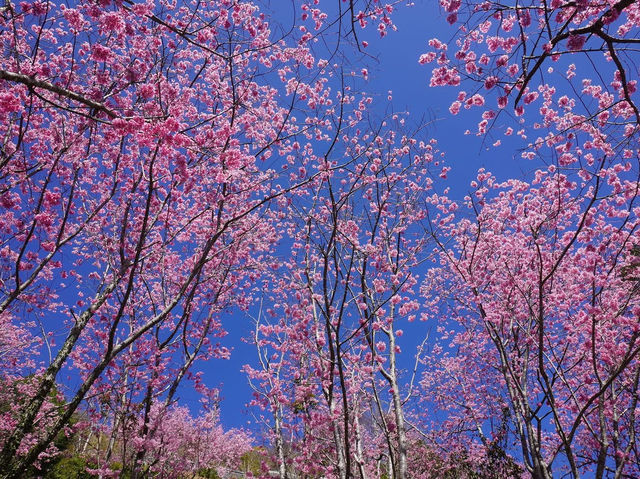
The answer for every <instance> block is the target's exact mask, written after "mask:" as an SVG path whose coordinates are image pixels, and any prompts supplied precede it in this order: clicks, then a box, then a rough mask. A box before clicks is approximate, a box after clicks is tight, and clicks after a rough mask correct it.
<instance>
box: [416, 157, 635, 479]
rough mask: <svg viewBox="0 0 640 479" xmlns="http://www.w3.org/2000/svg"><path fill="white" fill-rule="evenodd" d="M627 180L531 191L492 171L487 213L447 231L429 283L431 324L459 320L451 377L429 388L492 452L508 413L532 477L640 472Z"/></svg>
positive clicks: (443, 362) (563, 182) (482, 196)
mask: <svg viewBox="0 0 640 479" xmlns="http://www.w3.org/2000/svg"><path fill="white" fill-rule="evenodd" d="M616 172H617V169H616V168H609V169H602V170H601V174H600V176H599V177H597V178H595V179H593V178H589V177H587V178H585V179H584V180H583V182H582V184H578V183H576V182H572V181H570V180H569V179H568V178H567V177H566V176H565V175H563V174H560V173H558V172H557V171H556V170H555V168H554V167H553V166H551V167H550V168H549V169H548V170H538V172H537V173H536V179H535V180H534V181H533V182H532V183H531V184H528V183H525V182H522V181H515V180H509V181H507V182H505V183H503V184H498V183H497V182H496V181H495V179H494V178H493V177H492V176H491V175H490V174H488V173H484V172H481V173H480V174H479V176H478V181H477V182H474V186H475V188H476V191H475V194H474V195H473V196H470V197H468V198H467V200H466V206H467V207H468V208H469V209H470V210H471V211H473V212H474V213H475V216H474V217H473V218H471V219H468V220H461V221H458V222H452V223H450V224H449V225H448V226H447V227H446V229H447V230H448V234H449V236H448V238H449V239H450V241H451V244H449V245H447V246H445V245H444V244H442V245H441V247H442V262H443V267H442V268H440V269H437V270H433V271H431V273H430V275H431V279H430V281H429V282H427V283H425V286H424V290H425V294H427V296H428V297H429V298H430V299H429V300H430V303H429V304H430V305H431V306H434V309H433V310H431V311H432V312H431V314H432V315H433V316H434V317H435V316H438V315H440V316H441V318H443V319H444V318H446V319H444V323H443V324H446V323H447V322H448V321H449V322H450V323H449V327H451V324H453V323H457V324H458V326H457V327H455V328H454V329H445V328H447V326H443V330H444V331H448V332H447V333H445V334H443V335H441V337H440V342H441V343H443V344H445V345H446V346H445V347H442V349H438V350H436V351H435V352H434V353H435V354H437V355H438V356H439V363H440V370H441V372H439V373H438V374H437V377H436V378H435V380H434V378H433V377H431V378H430V377H428V376H429V375H430V374H431V373H429V374H428V375H427V376H426V377H425V386H426V387H427V389H428V390H430V391H432V394H434V395H435V397H441V398H442V399H441V400H443V401H446V400H447V399H446V398H447V397H448V398H449V401H451V402H450V403H449V421H451V422H452V424H458V426H456V427H459V428H461V429H460V430H461V431H464V432H466V433H467V434H473V435H474V436H475V437H476V438H477V439H478V440H480V441H481V443H482V444H483V445H485V447H486V446H487V445H489V444H491V443H492V442H493V441H495V439H496V437H497V434H498V433H499V431H497V430H493V431H490V432H491V434H488V433H487V430H488V429H490V423H491V422H493V421H495V418H496V417H500V416H499V415H497V414H496V412H495V411H492V408H498V409H504V411H505V413H506V414H507V416H505V418H507V417H508V418H509V422H510V423H511V428H509V429H508V430H504V431H503V432H502V433H501V434H502V435H503V436H504V435H505V434H509V433H511V434H513V437H512V438H511V439H512V441H513V442H512V444H513V447H514V448H515V447H517V450H519V452H517V450H516V449H512V450H511V451H512V453H513V454H517V455H519V456H520V457H522V461H523V464H524V466H525V467H526V469H527V471H528V472H529V473H530V474H531V475H532V477H536V478H551V477H552V474H553V471H561V472H562V473H563V474H566V475H568V476H569V477H581V476H583V475H585V476H587V475H588V476H589V477H598V478H601V477H616V478H618V477H626V475H629V474H630V475H635V474H637V470H636V466H637V464H638V461H637V457H636V455H637V444H636V431H637V427H638V419H637V417H636V407H637V401H638V377H639V373H640V365H639V363H638V353H640V345H638V337H639V336H638V331H639V330H640V323H639V320H638V318H639V317H640V316H639V313H640V309H639V306H638V296H637V286H636V284H635V283H634V282H633V281H628V278H627V277H626V274H625V268H628V266H626V265H628V264H629V263H630V261H632V258H633V256H632V255H631V251H632V250H633V248H634V246H635V245H637V243H638V225H639V220H638V213H639V210H638V208H637V205H636V203H635V199H636V197H637V190H638V183H637V182H624V183H622V184H620V186H621V191H620V192H618V193H612V192H611V191H610V188H609V187H607V184H609V185H611V184H613V185H618V184H619V181H620V180H619V178H618V177H617V173H616ZM614 189H615V187H614ZM578 193H581V194H578ZM439 201H440V202H441V206H442V207H444V208H445V209H448V208H450V206H451V205H448V206H445V205H446V203H447V201H446V200H445V201H442V200H439ZM436 305H439V306H436ZM451 405H455V406H454V407H451ZM509 442H511V441H509Z"/></svg>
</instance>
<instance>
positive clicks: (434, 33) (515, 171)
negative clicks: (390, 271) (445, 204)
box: [181, 0, 537, 427]
mask: <svg viewBox="0 0 640 479" xmlns="http://www.w3.org/2000/svg"><path fill="white" fill-rule="evenodd" d="M326 1H327V0H325V3H326ZM329 1H335V0H329ZM288 5H289V4H288ZM321 6H322V5H321ZM280 14H282V15H283V16H284V18H288V19H290V18H291V16H290V12H289V11H287V12H285V11H284V10H283V11H279V12H278V15H280ZM393 20H394V22H395V24H396V25H397V27H398V30H397V31H395V32H393V31H390V32H389V34H388V35H387V36H386V37H385V38H382V39H381V38H380V37H379V35H378V32H377V31H376V29H375V25H373V26H371V25H370V26H369V27H367V29H366V30H365V31H364V32H360V33H359V35H360V40H366V41H367V42H368V43H369V46H368V47H367V48H366V49H364V51H365V52H366V53H367V54H368V55H371V58H364V59H357V58H356V57H354V58H353V64H351V65H350V68H353V69H354V70H356V71H359V70H360V68H361V67H366V68H367V69H368V71H369V79H368V80H367V81H366V82H365V83H364V84H363V86H362V88H363V89H364V90H365V91H366V92H367V93H368V94H370V95H371V96H373V98H374V103H373V108H374V113H376V111H375V110H376V109H377V110H378V112H377V113H378V114H380V115H382V114H384V109H385V108H387V107H388V102H387V94H388V91H389V90H391V91H392V92H393V109H394V111H396V112H402V111H406V112H409V114H410V115H409V121H410V122H412V123H415V124H417V123H422V122H425V121H426V122H429V126H428V129H427V132H426V134H427V136H428V137H433V138H435V139H437V140H438V145H439V148H440V150H441V151H444V152H445V153H446V160H445V161H446V164H447V166H450V167H451V171H450V172H449V175H448V176H449V177H448V180H447V184H446V186H449V187H450V188H451V191H450V195H451V196H452V197H453V198H455V199H461V198H462V197H463V196H465V194H466V193H467V191H468V185H469V182H470V181H471V180H473V179H474V178H475V176H476V173H477V170H478V169H479V168H481V167H484V168H486V169H487V170H489V171H492V172H494V173H495V174H496V176H497V177H498V179H507V178H509V177H522V176H526V175H527V173H528V172H530V171H532V170H533V169H534V166H537V165H534V164H529V163H528V162H524V160H522V159H520V158H519V153H517V152H515V150H514V148H513V147H512V146H513V145H514V143H515V140H511V141H510V142H507V141H505V140H506V138H505V137H503V136H500V138H501V140H502V141H503V145H502V146H500V147H498V148H493V147H487V145H483V138H481V137H477V136H475V135H474V134H471V135H465V134H464V132H465V130H467V129H470V130H472V131H473V130H475V128H476V124H477V122H478V120H479V115H480V113H481V111H480V110H479V109H476V110H470V111H465V110H462V111H461V113H460V114H459V115H457V116H455V117H454V116H452V115H451V114H450V113H449V105H450V104H451V102H452V101H453V100H454V99H455V96H456V94H457V91H458V90H457V89H456V88H430V87H429V77H430V75H431V69H432V66H431V65H420V64H419V63H418V58H419V57H420V55H421V54H422V53H425V52H426V51H427V49H428V45H427V42H428V40H429V39H431V38H433V37H439V38H441V39H445V40H448V39H450V38H451V37H452V36H453V34H454V33H455V30H454V28H453V27H451V26H450V25H449V24H447V22H446V21H445V18H444V16H443V15H442V14H441V12H440V9H439V6H438V2H436V1H434V0H425V1H422V2H421V1H417V2H416V4H415V5H414V6H413V7H410V8H407V7H402V8H399V9H398V10H397V11H396V12H395V13H394V16H393ZM349 60H350V61H351V60H352V59H351V58H349ZM346 68H347V66H346V65H345V69H346ZM494 140H495V138H494V139H492V140H491V141H490V142H489V143H488V144H489V145H490V144H491V143H493V141H494ZM510 147H511V148H510ZM223 324H224V325H225V328H226V329H227V330H228V332H229V335H228V336H227V337H226V338H225V339H223V344H225V345H227V346H231V347H233V353H232V355H231V359H229V360H212V361H210V362H209V363H207V364H205V365H201V367H202V368H203V370H204V372H205V382H206V383H207V385H208V386H210V387H216V386H222V389H221V392H222V397H223V401H222V404H221V418H222V421H223V423H224V425H225V426H227V427H242V426H247V425H248V421H250V420H251V417H250V416H249V415H247V407H246V406H245V405H246V403H248V402H249V401H250V400H251V390H250V388H249V387H248V385H247V380H246V377H245V376H244V374H243V373H242V372H241V369H242V366H243V365H244V364H246V363H247V362H254V361H255V360H256V354H255V351H254V349H253V347H252V346H250V345H248V344H245V343H242V342H241V341H240V340H239V338H240V337H246V336H248V335H249V334H250V333H251V330H252V323H251V320H250V319H249V318H248V317H246V315H244V314H243V313H241V312H235V313H230V314H229V315H228V316H226V317H225V318H223ZM413 327H414V328H423V329H424V334H426V332H427V328H428V326H427V325H425V324H423V323H414V325H413ZM424 334H419V335H418V336H419V338H418V336H416V339H417V343H419V342H420V340H421V339H422V337H424ZM405 341H406V336H405ZM417 343H416V344H417ZM405 344H406V343H405ZM405 347H406V348H407V349H404V350H405V351H406V353H407V354H406V355H404V357H405V359H406V360H408V361H411V362H412V360H413V357H412V353H413V352H412V351H410V350H408V345H407V346H405ZM191 398H195V397H194V396H191V393H190V392H189V391H187V390H184V391H183V395H182V397H181V400H187V401H189V400H190V399H191Z"/></svg>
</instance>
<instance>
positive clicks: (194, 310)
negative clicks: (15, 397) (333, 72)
mask: <svg viewBox="0 0 640 479" xmlns="http://www.w3.org/2000/svg"><path fill="white" fill-rule="evenodd" d="M311 20H312V19H308V20H307V23H309V22H311ZM312 24H313V23H312ZM0 38H1V40H0V41H1V42H2V46H3V51H4V52H6V54H5V55H3V57H2V60H1V61H0V81H1V83H0V89H1V91H0V123H1V125H2V126H1V128H2V134H1V138H2V158H1V161H2V170H1V171H2V190H1V194H0V197H1V202H2V207H3V213H2V233H1V234H2V245H3V246H2V248H3V249H2V253H1V254H0V256H1V260H0V261H1V264H0V268H1V271H2V273H1V274H2V277H1V281H2V283H1V284H2V298H1V302H0V317H1V318H2V321H3V324H4V323H5V322H9V323H11V324H12V326H13V327H14V328H15V331H23V330H25V331H32V334H33V335H34V336H38V335H39V333H40V331H39V330H38V329H39V326H38V325H40V327H41V328H42V329H43V331H44V333H43V337H42V339H41V341H43V343H46V346H47V347H49V348H50V351H51V357H50V359H47V358H41V360H40V359H38V360H37V361H36V362H35V365H34V368H35V369H36V370H37V373H38V376H37V377H38V381H37V383H36V384H35V385H34V389H33V391H32V393H30V394H29V398H28V400H26V401H25V402H24V403H23V404H20V405H16V407H17V414H18V415H17V421H16V422H15V424H12V425H11V427H9V428H7V435H6V436H4V437H3V440H2V452H1V453H0V470H2V471H3V472H2V474H3V477H15V476H16V475H18V474H19V473H20V471H21V470H23V469H24V467H25V466H26V465H27V464H31V463H33V462H34V461H36V459H37V458H38V457H39V456H40V455H41V454H42V453H43V452H44V451H45V450H46V449H47V447H48V446H49V445H50V444H51V442H52V440H53V438H54V437H55V436H56V435H57V434H58V433H59V432H60V431H61V430H62V429H63V428H64V427H65V426H66V425H67V424H68V423H69V420H70V418H71V417H72V415H73V414H74V412H75V411H76V410H77V409H78V407H80V405H81V404H82V402H83V400H84V399H85V398H86V397H87V395H91V394H94V393H96V394H99V392H100V390H101V388H104V387H109V386H115V389H114V391H116V395H119V396H120V397H121V398H122V397H125V396H126V394H127V393H126V389H127V387H133V388H136V387H139V386H140V384H141V383H138V382H137V380H136V378H135V375H136V374H138V373H140V374H142V375H143V376H146V379H145V380H146V381H147V384H149V385H150V386H149V387H151V391H152V392H151V393H150V394H147V396H146V398H147V399H144V400H143V403H144V404H146V406H145V407H146V409H147V410H149V408H150V407H151V403H152V401H151V400H150V399H148V398H150V397H156V395H157V394H161V391H162V390H163V388H165V387H168V389H165V390H164V391H165V393H166V392H167V391H168V397H171V395H172V394H173V392H175V388H176V387H177V385H178V384H179V382H180V380H181V379H182V378H183V377H184V376H185V375H187V374H188V370H189V368H190V367H191V365H192V364H193V361H194V360H195V358H196V357H201V356H203V355H204V356H205V357H206V356H207V355H211V354H214V353H215V350H216V348H213V349H211V345H210V342H211V337H212V335H214V334H216V331H219V330H220V328H219V317H220V315H221V314H222V312H223V311H225V309H226V308H228V307H230V306H233V307H236V308H237V307H239V308H246V306H247V305H248V304H249V300H250V299H249V297H248V296H247V295H246V294H245V293H243V291H245V290H246V288H247V287H248V286H250V284H251V282H252V281H254V280H255V277H256V275H257V274H258V271H260V270H261V269H263V268H264V266H263V264H264V261H265V258H266V256H265V253H266V252H268V251H270V249H271V248H272V247H273V245H274V244H275V240H276V238H277V235H278V233H277V228H276V223H274V218H277V217H276V216H270V215H265V213H264V212H265V209H264V207H265V206H266V205H267V204H269V203H270V202H271V201H272V200H275V199H277V198H279V197H281V196H282V195H283V194H284V193H285V192H286V191H288V190H290V189H291V188H295V187H300V186H301V185H304V184H305V183H306V182H308V181H310V180H309V178H307V177H305V176H304V175H301V176H295V177H294V178H293V179H292V181H291V182H289V181H288V178H286V177H282V176H281V174H280V169H281V167H284V166H286V161H284V162H283V163H282V164H281V163H280V162H279V160H280V159H282V158H285V159H286V157H287V155H288V153H289V152H290V151H292V150H293V149H294V145H295V144H296V142H295V138H296V136H297V135H298V134H300V133H302V132H307V134H310V135H313V136H314V137H316V138H317V139H319V140H322V139H323V138H324V136H325V131H324V130H325V129H326V128H329V129H330V128H331V125H330V123H329V122H325V120H324V119H323V115H324V112H325V111H326V110H327V109H329V108H331V102H330V100H329V99H328V97H327V94H326V92H327V87H326V82H325V80H324V78H323V76H322V75H323V71H324V70H323V68H324V66H325V65H326V62H324V63H323V62H321V63H320V64H317V63H316V60H315V58H314V57H313V55H312V54H311V52H310V50H309V47H308V43H309V42H311V41H312V39H313V38H314V35H312V34H304V32H303V34H302V35H300V36H293V35H292V36H291V37H284V38H277V37H276V36H275V35H274V34H272V32H271V30H270V28H269V26H268V21H267V18H266V16H265V15H263V14H262V13H260V11H259V9H258V8H257V6H256V5H255V4H253V3H250V2H231V1H224V0H221V1H216V2H212V3H210V4H208V5H206V6H205V5H204V4H202V3H201V2H192V3H191V2H181V3H178V4H176V3H173V2H164V1H159V2H155V3H154V2H147V3H144V4H142V3H134V2H129V1H124V2H116V3H110V2H103V3H101V4H96V3H94V2H78V3H77V4H76V5H74V6H73V7H70V6H66V5H60V6H58V5H55V4H53V3H51V2H48V1H39V2H31V3H26V2H24V3H21V4H20V5H13V4H12V3H8V4H7V5H5V7H4V8H3V10H2V15H1V16H0ZM296 115H299V116H296ZM298 118H299V119H298ZM34 333H35V334H34ZM56 341H57V342H59V344H56ZM218 351H219V350H218ZM139 364H144V365H145V366H144V368H143V370H142V372H140V371H136V368H137V366H138V365H139ZM167 365H173V371H174V372H175V374H176V379H175V380H174V381H173V382H172V383H170V384H167V383H164V384H159V382H158V378H159V377H161V373H160V372H161V371H168V370H166V367H167ZM69 369H75V370H76V371H77V373H78V374H79V375H80V378H81V380H80V383H79V384H78V385H77V387H74V388H72V389H69V390H67V391H65V395H66V397H67V398H68V401H67V402H66V403H65V404H64V405H63V406H61V407H60V408H59V411H58V416H57V417H56V418H55V420H54V421H53V422H52V424H50V425H49V426H48V427H46V428H44V429H43V430H41V431H40V433H41V435H40V436H39V437H38V439H37V440H36V441H35V442H34V443H33V444H30V445H29V447H28V451H26V453H25V454H24V455H20V456H16V451H18V450H19V449H20V448H22V447H24V445H25V444H26V443H25V438H27V436H29V434H31V431H32V430H33V429H34V427H35V423H36V418H37V417H38V415H39V414H40V413H41V412H42V410H43V407H44V406H43V405H44V404H45V401H46V398H47V397H48V394H49V392H50V391H51V390H52V388H53V387H54V385H55V383H56V381H57V379H58V378H59V376H60V374H61V372H62V371H66V370H69ZM111 381H113V382H111ZM120 381H121V382H120ZM161 382H162V381H160V383H161ZM104 385H107V386H104Z"/></svg>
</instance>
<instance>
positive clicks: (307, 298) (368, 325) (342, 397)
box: [246, 95, 442, 477]
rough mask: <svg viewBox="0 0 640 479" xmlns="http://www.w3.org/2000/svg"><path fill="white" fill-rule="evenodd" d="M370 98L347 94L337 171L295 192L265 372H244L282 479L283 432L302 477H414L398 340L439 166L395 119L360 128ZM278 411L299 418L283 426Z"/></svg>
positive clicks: (264, 328) (427, 146) (259, 327)
mask: <svg viewBox="0 0 640 479" xmlns="http://www.w3.org/2000/svg"><path fill="white" fill-rule="evenodd" d="M368 101H370V100H369V99H368V98H367V97H366V96H365V97H362V98H361V99H359V100H358V98H357V97H356V96H355V95H348V96H345V98H344V99H343V103H344V104H346V105H348V104H354V105H355V106H356V108H355V112H354V113H352V114H348V115H346V116H345V119H346V121H345V125H344V126H343V127H342V129H341V130H340V131H339V132H337V137H338V138H339V140H338V141H337V142H336V144H335V146H334V145H332V149H333V151H329V152H328V153H327V155H326V161H327V162H328V164H330V165H331V166H332V168H333V169H332V170H331V171H329V172H328V173H327V174H326V175H323V176H322V177H318V178H317V179H316V180H315V181H314V182H313V183H312V184H311V185H312V186H311V187H310V188H306V189H304V190H302V191H296V194H294V195H293V197H292V200H291V207H290V217H291V224H290V225H289V232H290V235H291V238H292V244H291V259H290V260H289V261H287V262H286V263H285V270H284V272H277V273H275V276H274V279H273V286H268V287H267V288H265V289H267V290H269V291H275V292H276V295H274V296H271V297H268V304H269V306H266V307H265V314H263V315H261V317H260V318H259V320H258V321H257V324H256V332H255V335H254V338H253V339H254V342H255V344H256V347H257V349H258V352H259V356H260V362H259V366H260V367H259V368H252V367H247V368H246V370H247V372H248V373H249V376H250V378H251V380H252V382H253V384H254V387H255V389H256V391H257V400H256V403H257V404H261V405H262V406H263V408H265V409H268V410H269V411H270V412H271V413H272V414H273V428H274V429H273V430H274V433H275V437H276V439H275V442H276V445H277V453H278V456H279V461H280V477H288V476H287V472H288V465H287V458H285V457H284V453H283V452H284V451H283V449H282V445H283V443H284V435H283V431H284V430H285V429H288V430H290V431H294V433H293V434H295V436H294V437H296V442H298V443H299V444H300V445H301V447H300V448H299V449H298V450H297V451H294V452H293V453H294V455H297V456H296V457H294V458H289V459H288V460H289V462H293V461H295V460H296V459H297V463H298V467H301V466H302V464H304V465H305V467H304V468H302V469H301V471H303V472H307V473H321V474H322V473H324V474H329V475H331V476H335V477H355V476H359V477H375V476H376V473H375V471H376V470H377V471H378V475H379V474H380V473H381V470H380V468H379V462H380V459H381V457H386V458H388V464H389V465H388V466H387V461H385V464H384V469H386V471H387V473H388V474H389V475H390V476H392V477H409V475H410V473H409V471H408V466H407V447H408V446H407V444H408V443H407V438H406V429H407V426H406V424H405V420H404V412H403V407H404V406H403V405H404V403H405V401H406V399H407V395H408V394H410V392H411V387H407V385H406V383H405V382H404V381H407V380H409V378H406V377H405V378H404V380H403V379H401V369H402V368H401V367H400V366H399V364H398V361H399V360H398V356H399V355H400V354H401V349H400V346H399V343H400V342H401V339H400V338H401V336H402V329H401V324H402V322H404V321H407V320H409V321H411V320H413V317H414V316H413V313H414V311H415V310H416V309H417V308H418V305H419V302H418V301H417V298H416V297H415V296H414V294H415V292H414V291H413V287H414V286H415V285H416V284H417V272H416V271H417V268H418V267H419V264H420V260H421V254H422V252H423V251H424V247H425V238H424V236H423V234H422V230H421V229H420V228H418V227H417V225H418V224H419V221H420V220H421V218H423V217H424V215H425V212H424V210H423V208H422V206H423V203H422V200H423V199H424V197H425V195H426V192H427V191H429V190H430V189H431V186H432V183H433V179H432V173H431V172H432V171H435V172H437V173H439V172H440V171H441V168H442V165H441V164H440V161H441V158H440V157H439V153H438V151H437V149H436V147H435V145H434V144H432V143H424V142H421V141H419V140H417V139H416V137H418V136H419V135H420V132H419V131H416V132H411V133H410V134H409V133H408V134H405V135H401V134H399V133H397V132H398V131H400V130H402V128H404V127H403V126H402V123H404V120H403V119H402V117H401V116H399V115H394V116H393V117H392V118H389V119H388V120H384V121H383V122H382V123H381V125H380V127H379V128H374V129H364V128H365V125H366V124H365V125H362V124H361V122H360V119H361V114H360V112H361V111H362V110H363V108H362V107H363V106H364V105H366V103H367V102H368ZM351 115H353V116H351ZM434 176H436V175H434ZM407 354H408V355H410V354H411V353H410V352H407ZM405 388H406V389H405ZM283 409H289V410H292V411H293V413H294V414H293V418H295V419H292V420H290V421H289V422H290V424H289V425H287V424H285V422H286V416H287V415H286V414H284V412H283ZM365 423H366V424H365ZM329 437H330V438H331V440H330V441H329V440H328V438H329ZM378 449H381V450H382V451H383V453H382V454H374V453H373V452H374V451H375V450H378ZM321 457H322V458H325V459H324V460H323V461H320V460H319V458H321ZM300 460H301V461H302V464H301V463H300ZM319 463H320V464H319ZM318 466H324V469H318V470H314V471H311V470H310V469H309V468H310V467H316V468H317V467H318ZM384 469H383V470H384ZM289 470H290V469H289ZM289 474H290V472H289Z"/></svg>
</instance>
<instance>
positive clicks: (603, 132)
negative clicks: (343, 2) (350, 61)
mask: <svg viewBox="0 0 640 479" xmlns="http://www.w3.org/2000/svg"><path fill="white" fill-rule="evenodd" d="M440 4H441V6H442V8H443V9H444V11H445V12H447V14H448V17H447V20H448V21H449V23H451V24H452V25H453V26H454V27H455V28H456V29H457V30H456V32H455V35H454V39H453V40H452V41H451V42H443V41H441V40H438V39H431V40H430V41H429V45H430V51H428V52H427V53H425V54H424V55H422V56H421V58H420V62H421V63H425V64H426V63H431V62H436V64H437V65H436V66H435V67H434V69H433V70H432V76H431V80H430V85H431V86H447V85H449V86H455V87H457V88H458V89H459V91H458V95H457V97H456V98H455V100H454V101H453V103H452V104H451V108H450V111H451V112H452V113H453V114H458V112H460V111H461V109H469V108H478V107H480V108H482V109H483V110H484V111H483V112H482V119H481V121H480V122H479V123H478V128H477V134H479V135H485V134H488V133H491V134H492V135H493V136H494V140H493V144H494V145H498V144H500V143H501V141H502V140H501V139H500V138H497V139H496V138H495V137H496V136H497V135H498V134H499V133H504V134H506V135H513V134H514V133H515V134H516V135H517V136H518V137H520V138H521V139H522V140H525V141H523V142H522V143H521V145H520V147H521V148H522V150H523V151H522V156H523V158H525V159H534V158H539V159H542V161H544V162H545V163H546V164H555V165H556V166H558V167H561V168H569V169H574V168H587V169H590V170H591V171H596V170H597V168H598V166H599V160H600V158H601V157H602V156H606V157H607V161H608V163H610V164H612V163H624V162H625V161H626V160H628V159H633V160H634V161H635V162H637V156H638V155H637V141H638V138H637V134H638V122H640V115H639V114H638V111H639V110H638V106H637V98H636V97H637V94H636V90H637V79H636V77H637V74H636V73H637V63H638V55H637V47H636V45H637V43H638V27H639V22H638V18H639V17H638V4H637V2H633V1H629V0H621V1H618V2H613V1H606V2H599V1H591V0H584V1H583V0H580V1H562V0H553V1H546V0H541V1H538V0H535V1H525V2H517V3H515V4H514V5H506V4H503V3H500V2H492V1H485V2H480V1H478V2H476V1H469V2H462V1H460V0H442V1H441V2H440ZM462 88H464V89H462ZM510 112H512V113H513V115H514V120H515V121H509V120H508V119H507V117H508V116H510V114H509V113H510ZM525 118H526V121H525Z"/></svg>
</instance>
